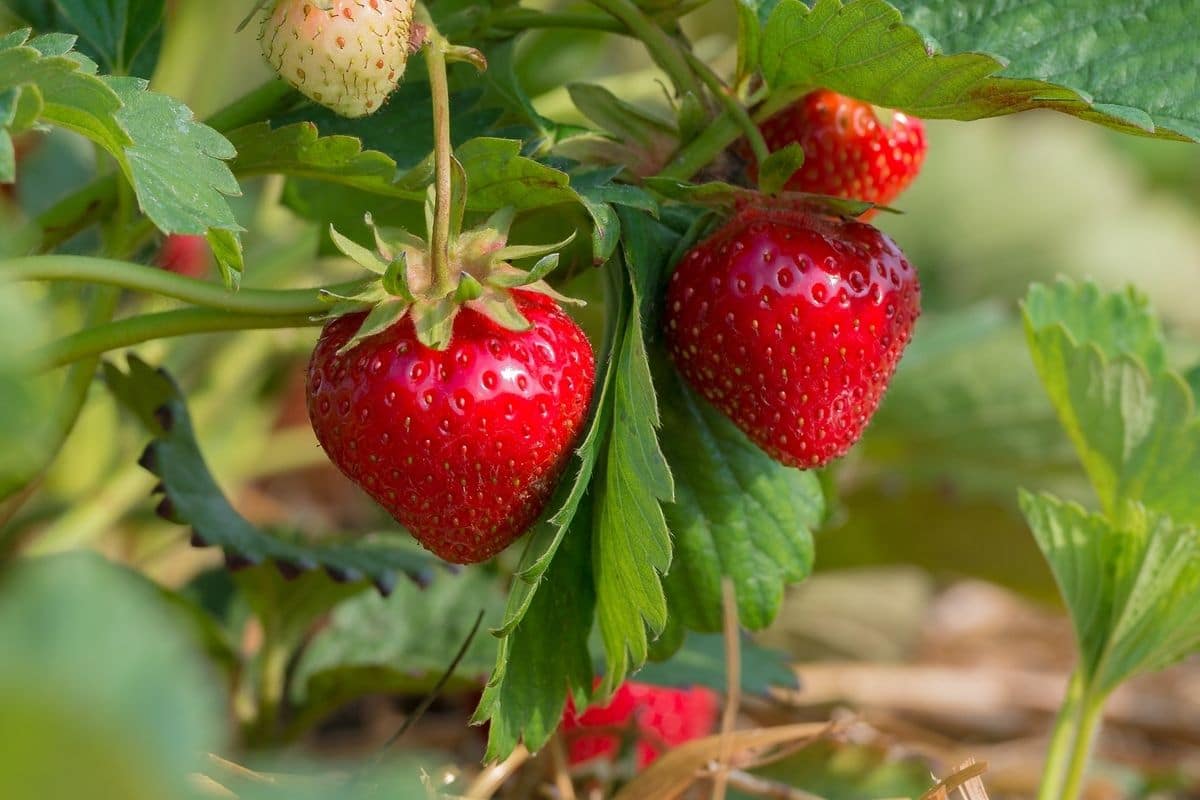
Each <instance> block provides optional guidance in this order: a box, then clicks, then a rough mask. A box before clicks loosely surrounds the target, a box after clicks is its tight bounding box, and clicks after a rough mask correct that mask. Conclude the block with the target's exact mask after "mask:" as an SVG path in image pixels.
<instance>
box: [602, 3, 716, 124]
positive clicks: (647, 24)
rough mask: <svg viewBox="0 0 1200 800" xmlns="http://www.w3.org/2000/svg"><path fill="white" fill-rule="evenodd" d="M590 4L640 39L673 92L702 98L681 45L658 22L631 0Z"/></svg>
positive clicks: (698, 98) (698, 85)
mask: <svg viewBox="0 0 1200 800" xmlns="http://www.w3.org/2000/svg"><path fill="white" fill-rule="evenodd" d="M591 3H592V5H594V6H596V7H597V8H599V9H600V10H601V11H605V12H607V13H609V14H611V15H612V16H613V17H615V18H616V19H618V20H620V22H621V23H622V24H623V25H624V26H625V27H626V28H628V29H629V32H630V33H632V34H633V35H634V36H636V37H637V38H638V39H641V41H642V44H643V45H645V47H646V50H648V51H649V52H650V57H651V58H652V59H654V63H655V64H658V66H659V67H661V68H662V71H663V72H665V73H667V77H669V78H670V79H671V83H673V84H675V91H676V93H677V94H679V95H680V96H682V95H685V94H691V95H693V96H695V97H696V99H697V100H701V101H703V100H704V93H703V92H702V91H701V89H700V84H699V83H698V82H697V80H696V75H695V74H694V73H693V72H692V69H691V67H690V66H689V65H688V62H687V59H686V58H684V56H683V51H682V48H680V47H679V46H678V44H677V43H676V42H675V40H674V39H672V38H671V37H670V35H668V34H667V32H666V31H664V30H663V29H662V28H661V27H659V25H658V24H656V23H655V22H654V21H652V20H651V19H650V18H649V17H647V16H646V15H645V14H643V13H642V11H641V9H639V8H638V7H637V6H635V5H634V4H633V3H631V2H630V0H591Z"/></svg>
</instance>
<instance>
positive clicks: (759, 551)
mask: <svg viewBox="0 0 1200 800" xmlns="http://www.w3.org/2000/svg"><path fill="white" fill-rule="evenodd" d="M656 367H657V369H656V371H655V376H656V378H658V386H659V392H660V405H661V407H662V409H663V412H662V413H663V423H662V443H663V450H664V451H665V453H666V456H667V460H668V461H669V462H670V464H671V471H672V473H673V474H674V475H675V502H673V503H667V504H665V505H664V507H663V511H664V512H665V513H666V517H667V524H668V525H669V526H670V528H671V533H672V534H673V537H674V545H675V557H674V559H673V561H672V565H671V571H670V572H668V573H667V576H666V579H665V581H664V586H665V588H666V591H667V599H668V602H669V605H670V609H671V615H672V616H673V617H676V620H677V622H678V623H679V624H681V625H683V626H684V627H687V628H691V629H693V630H698V631H705V632H716V631H720V630H721V629H722V626H723V620H722V595H721V581H722V579H723V578H725V577H729V578H731V579H732V580H733V584H734V590H735V593H736V596H737V605H738V619H739V621H740V622H741V624H742V625H744V626H746V627H747V628H749V629H751V630H761V629H763V628H765V627H766V626H768V625H770V624H771V622H772V621H773V620H774V619H775V616H776V614H778V612H779V608H780V605H781V603H782V602H783V594H784V590H785V589H786V588H787V587H788V586H789V585H790V584H793V583H796V582H799V581H802V580H804V579H805V578H807V577H808V575H809V573H811V572H812V566H813V530H814V529H815V528H816V527H817V526H818V525H819V524H820V523H821V521H822V518H823V516H824V513H825V502H824V497H823V494H822V491H821V485H820V482H819V481H818V479H817V476H816V474H815V473H813V472H811V471H802V470H796V469H789V468H787V467H784V466H782V465H780V464H778V463H776V462H774V461H772V460H771V458H770V457H769V456H767V454H766V453H764V452H762V450H760V449H758V448H757V447H756V446H755V445H754V444H753V443H752V442H750V440H749V439H747V438H746V436H745V434H743V433H742V432H741V431H740V430H738V429H737V427H736V426H735V425H734V424H733V423H732V422H730V421H729V420H728V419H727V418H726V417H725V416H724V415H722V414H721V413H720V412H719V411H717V410H716V409H715V408H713V407H712V406H710V405H709V404H708V403H706V402H705V401H704V400H703V399H702V398H700V397H697V396H696V395H695V394H694V393H693V392H692V391H691V390H690V389H688V388H687V387H686V386H684V385H683V383H682V381H681V380H680V379H679V377H678V375H677V373H676V372H675V370H674V367H673V366H672V364H671V363H670V360H669V359H668V357H667V356H666V354H665V353H657V354H656Z"/></svg>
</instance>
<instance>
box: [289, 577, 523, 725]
mask: <svg viewBox="0 0 1200 800" xmlns="http://www.w3.org/2000/svg"><path fill="white" fill-rule="evenodd" d="M503 602H504V597H503V594H502V592H501V587H500V585H499V582H498V581H497V579H496V577H495V575H494V574H492V573H490V572H488V571H487V570H485V569H483V568H470V569H467V570H465V571H463V573H462V574H459V575H450V574H446V575H439V576H438V577H437V578H435V579H434V580H433V582H432V583H430V584H429V586H428V587H426V588H424V589H422V588H420V587H418V586H416V585H414V584H401V585H399V586H397V587H396V591H395V592H394V593H393V594H392V595H391V596H389V597H386V598H384V597H381V596H379V595H377V594H374V593H365V594H360V595H358V596H356V597H353V598H351V599H348V600H345V601H344V602H341V603H340V604H338V605H337V607H336V608H335V609H334V611H333V614H332V615H331V617H330V619H329V622H328V623H327V624H326V625H324V626H323V627H322V628H321V629H320V631H319V632H318V633H317V634H316V635H315V636H314V637H313V638H312V641H311V642H310V643H309V644H308V646H307V647H306V648H305V650H304V653H303V655H301V657H300V660H299V662H298V663H297V664H296V667H295V673H294V676H293V678H292V700H293V702H294V703H295V704H296V706H297V719H296V720H295V722H294V723H293V724H292V725H291V726H290V727H289V733H290V734H291V735H292V736H296V735H299V734H302V733H303V732H304V731H305V730H307V729H308V728H310V727H311V726H312V725H315V724H317V723H319V722H321V721H322V719H323V718H324V717H326V716H328V714H329V713H331V712H333V711H335V710H336V709H337V708H339V707H340V706H342V705H344V704H346V703H348V702H350V701H351V700H354V699H356V698H358V697H362V696H364V695H367V694H400V693H404V694H425V693H427V692H429V691H430V690H432V688H433V685H434V684H435V683H436V682H437V680H438V679H439V678H440V677H441V675H442V673H443V672H444V671H445V670H446V668H447V667H448V666H450V664H451V662H452V661H453V660H454V655H455V653H456V652H457V651H458V648H459V647H460V646H461V645H462V643H463V641H464V640H465V639H466V637H467V634H468V633H469V632H470V630H471V627H472V625H473V624H474V622H475V617H476V615H477V614H478V613H479V611H480V610H481V609H485V610H486V611H487V614H486V616H485V620H487V621H488V622H490V623H493V624H494V623H496V622H498V621H499V617H500V608H501V605H502V603H503ZM495 651H496V644H495V640H494V639H492V638H491V637H488V636H482V635H481V636H477V637H475V639H474V641H473V642H472V643H471V646H470V648H468V650H467V653H466V655H465V656H464V657H463V660H462V661H461V662H460V663H459V667H458V670H457V671H456V673H455V675H454V678H453V679H452V681H451V682H450V683H449V684H448V689H449V690H450V691H463V690H474V689H478V687H479V686H480V685H482V683H483V681H484V676H485V675H486V674H487V671H488V669H489V668H490V667H491V665H492V661H493V659H494V658H495Z"/></svg>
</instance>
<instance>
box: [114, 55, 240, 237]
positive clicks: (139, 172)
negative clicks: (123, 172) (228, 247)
mask: <svg viewBox="0 0 1200 800" xmlns="http://www.w3.org/2000/svg"><path fill="white" fill-rule="evenodd" d="M105 82H106V83H107V84H108V85H109V86H110V87H111V88H112V89H113V91H115V92H116V93H117V96H118V97H120V98H121V102H122V103H123V105H124V107H123V108H122V109H121V110H120V111H118V112H117V114H116V118H117V121H118V122H119V123H120V125H121V127H122V129H124V130H125V132H126V133H127V134H128V136H129V138H130V140H131V141H132V145H130V146H129V147H126V148H125V151H124V154H123V158H124V160H125V162H126V163H127V164H128V170H129V174H130V177H131V179H132V181H133V186H134V188H135V189H136V190H137V193H138V201H139V203H140V204H141V206H142V210H143V211H144V212H145V213H146V216H148V217H150V219H151V220H153V222H154V224H155V225H157V226H158V228H159V229H160V230H162V231H165V232H167V233H189V234H202V233H204V232H205V231H207V230H208V229H209V228H220V229H223V230H227V231H239V230H241V226H239V225H238V222H237V219H236V218H235V217H234V215H233V211H232V210H231V209H230V208H229V204H228V202H226V200H225V197H224V195H240V194H241V193H242V190H241V186H239V185H238V182H237V179H236V178H234V177H233V173H232V172H230V170H229V166H228V165H227V164H226V163H225V161H224V160H227V159H231V158H233V157H234V156H235V155H236V154H237V152H236V151H235V150H234V149H233V146H232V145H231V144H230V143H229V141H228V140H227V139H226V138H225V137H224V136H222V135H221V134H219V133H217V132H216V131H215V130H213V129H212V128H210V127H208V126H207V125H204V124H202V123H200V122H197V121H196V119H195V116H194V115H193V114H192V112H191V109H189V108H188V107H187V106H185V105H183V104H182V103H180V102H179V101H178V100H175V99H174V98H172V97H168V96H167V95H164V94H157V93H155V92H151V91H147V89H146V86H147V84H146V82H145V81H144V80H142V79H140V78H107V79H106V81H105Z"/></svg>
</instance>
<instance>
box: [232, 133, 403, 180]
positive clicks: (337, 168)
mask: <svg viewBox="0 0 1200 800" xmlns="http://www.w3.org/2000/svg"><path fill="white" fill-rule="evenodd" d="M229 141H230V143H232V144H233V146H234V148H236V150H237V157H236V158H235V159H234V160H233V161H232V162H231V164H230V166H231V167H232V169H233V171H234V172H235V173H237V174H238V175H240V176H242V177H243V178H247V177H252V176H257V175H271V174H276V173H282V174H285V175H291V176H294V177H303V178H315V179H319V180H322V181H329V182H334V183H340V184H343V185H346V186H353V187H356V188H360V189H364V190H366V191H369V192H374V193H378V194H399V195H403V196H405V197H420V198H422V199H423V198H424V196H425V192H424V186H421V187H420V188H419V189H408V190H405V191H401V190H399V189H396V188H394V187H393V186H392V179H393V177H394V176H395V174H396V162H395V161H393V160H392V159H390V158H389V157H388V156H386V155H384V154H383V153H379V152H376V151H373V150H364V149H363V146H362V142H361V141H359V140H358V139H356V138H354V137H353V136H337V135H335V136H321V135H320V133H319V132H318V130H317V126H316V125H314V124H312V123H311V122H300V123H297V124H295V125H286V126H282V127H275V128H272V127H271V125H270V124H268V123H266V122H263V123H259V124H256V125H248V126H246V127H244V128H238V129H237V130H235V131H232V132H231V133H230V134H229Z"/></svg>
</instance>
